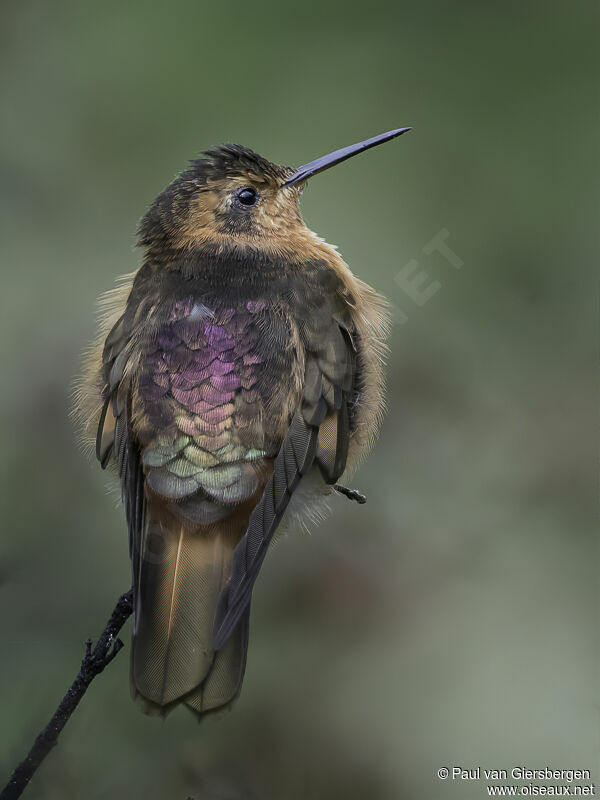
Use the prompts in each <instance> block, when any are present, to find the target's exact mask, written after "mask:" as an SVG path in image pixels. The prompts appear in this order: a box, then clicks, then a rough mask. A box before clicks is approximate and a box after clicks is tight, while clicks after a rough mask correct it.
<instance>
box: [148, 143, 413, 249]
mask: <svg viewBox="0 0 600 800" xmlns="http://www.w3.org/2000/svg"><path fill="white" fill-rule="evenodd" d="M408 130H410V128H399V129H396V130H393V131H388V132H387V133H384V134H381V135H380V136H375V137H373V138H372V139H367V140H366V141H364V142H359V143H358V144H355V145H351V146H350V147H345V148H342V149H341V150H336V151H334V152H333V153H329V154H328V155H326V156H322V157H321V158H318V159H316V160H315V161H311V162H309V163H308V164H304V165H303V166H301V167H299V168H297V169H294V168H292V167H282V166H278V165H277V164H273V163H272V162H271V161H268V160H267V159H265V158H263V157H262V156H259V155H258V154H257V153H255V152H254V151H252V150H250V149H249V148H247V147H243V146H241V145H235V144H227V145H223V146H221V147H217V148H215V149H213V150H209V151H207V152H206V153H204V157H203V158H201V159H197V160H195V161H192V162H191V164H190V166H189V168H188V169H187V170H185V171H184V172H182V173H181V174H180V175H179V176H178V177H177V178H176V179H175V180H174V181H173V182H172V183H171V184H170V185H169V186H167V188H166V189H165V190H164V191H163V192H162V193H161V194H160V195H159V196H158V197H157V198H156V200H155V201H154V203H153V204H152V205H151V207H150V209H149V210H148V212H147V213H146V215H145V216H144V217H143V219H142V221H141V223H140V226H139V230H138V237H139V239H138V242H139V244H140V246H142V247H145V248H147V249H148V250H149V251H150V252H152V251H154V253H159V252H162V253H165V252H174V251H175V252H181V251H186V250H196V249H202V248H203V247H207V246H208V247H210V248H211V249H212V250H213V251H214V250H215V249H216V250H217V251H218V250H219V248H220V247H222V248H223V249H225V248H227V249H228V250H230V249H231V248H235V249H236V250H237V251H239V252H243V251H244V250H245V249H248V248H250V249H252V250H257V249H258V250H261V251H263V252H265V253H272V254H276V255H278V256H293V255H294V254H298V255H300V254H301V253H302V251H305V250H306V249H307V248H308V249H310V247H311V243H315V242H318V241H319V240H318V238H317V237H316V236H315V234H313V233H312V231H310V230H309V229H308V228H307V227H306V225H305V224H304V221H303V219H302V215H301V213H300V205H299V202H300V195H301V192H302V189H303V188H304V186H305V184H306V181H307V180H308V179H309V178H310V177H312V176H313V175H316V174H317V173H319V172H322V171H324V170H326V169H328V168H329V167H332V166H334V164H339V163H340V162H341V161H345V160H346V159H348V158H351V157H352V156H353V155H356V154H357V153H360V152H363V151H364V150H367V149H369V148H371V147H375V145H378V144H381V143H383V142H386V141H389V140H390V139H393V138H395V137H396V136H400V134H402V133H405V132H406V131H408Z"/></svg>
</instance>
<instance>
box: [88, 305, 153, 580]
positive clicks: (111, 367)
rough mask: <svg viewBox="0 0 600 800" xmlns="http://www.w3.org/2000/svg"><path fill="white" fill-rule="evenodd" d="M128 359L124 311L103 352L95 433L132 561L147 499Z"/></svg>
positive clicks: (129, 354) (138, 541) (126, 319)
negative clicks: (115, 490)
mask: <svg viewBox="0 0 600 800" xmlns="http://www.w3.org/2000/svg"><path fill="white" fill-rule="evenodd" d="M131 358H132V353H131V325H130V324H129V322H128V316H127V314H123V316H122V317H121V318H120V319H119V320H118V321H117V322H116V324H115V325H114V327H113V328H112V330H111V331H110V333H109V334H108V336H107V338H106V342H105V345H104V351H103V354H102V376H103V378H104V386H103V389H102V398H103V406H102V413H101V415H100V421H99V424H98V432H97V436H96V456H97V458H98V460H99V461H100V464H101V466H102V469H105V468H106V466H107V464H108V463H109V462H110V460H111V458H112V459H113V460H114V463H115V464H116V467H117V471H118V473H119V478H120V482H121V494H122V499H123V505H124V507H125V516H126V519H127V527H128V530H129V551H130V555H131V558H132V560H133V561H134V562H135V558H136V554H139V552H140V547H139V543H140V540H141V538H142V533H143V530H144V524H145V517H146V499H145V494H144V473H143V469H142V462H141V454H140V450H139V447H138V444H137V442H136V441H135V438H134V436H133V434H132V430H131V416H132V410H131V394H132V392H131V378H130V370H129V369H128V362H129V361H130V359H131ZM134 574H135V563H134Z"/></svg>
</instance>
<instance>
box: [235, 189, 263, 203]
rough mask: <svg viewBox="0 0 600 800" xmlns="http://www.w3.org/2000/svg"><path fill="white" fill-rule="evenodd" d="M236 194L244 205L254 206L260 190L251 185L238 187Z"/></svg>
mask: <svg viewBox="0 0 600 800" xmlns="http://www.w3.org/2000/svg"><path fill="white" fill-rule="evenodd" d="M235 196H236V198H237V199H238V200H239V201H240V203H241V204H242V205H243V206H253V205H254V204H255V203H256V201H257V200H258V192H257V191H255V190H254V189H251V188H250V187H249V186H245V187H244V188H243V189H238V190H237V192H236V193H235Z"/></svg>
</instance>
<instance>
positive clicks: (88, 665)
mask: <svg viewBox="0 0 600 800" xmlns="http://www.w3.org/2000/svg"><path fill="white" fill-rule="evenodd" d="M132 611H133V593H132V591H131V589H130V590H129V591H128V592H126V593H125V594H124V595H122V596H121V597H120V598H119V600H118V601H117V604H116V606H115V608H114V610H113V612H112V614H111V615H110V619H109V620H108V622H107V623H106V627H105V628H104V630H103V631H102V633H101V634H100V637H99V639H98V641H97V642H96V646H95V647H94V648H92V644H93V642H92V640H91V639H88V640H87V642H86V643H85V655H84V657H83V661H82V662H81V669H80V670H79V673H78V674H77V677H76V678H75V680H74V681H73V683H72V684H71V686H70V687H69V689H68V690H67V693H66V694H65V696H64V697H63V699H62V700H61V702H60V705H59V706H58V708H57V709H56V711H55V712H54V714H53V716H52V719H51V720H50V722H49V723H48V724H47V725H46V727H45V728H44V730H43V731H41V733H39V734H38V736H37V737H36V740H35V742H34V743H33V746H32V748H31V750H30V751H29V753H28V754H27V756H26V758H25V759H24V760H23V761H21V763H20V764H19V766H18V767H17V768H16V769H15V771H14V772H13V774H12V775H11V777H10V780H9V781H8V783H7V784H6V786H5V787H4V789H3V790H2V792H0V800H17V798H18V797H21V795H22V793H23V792H24V790H25V789H26V787H27V784H28V783H29V781H30V780H31V778H32V776H33V775H34V773H35V772H36V770H37V769H38V767H39V766H40V764H41V763H42V761H43V760H44V759H45V758H46V756H47V755H48V753H49V752H50V750H52V748H53V747H54V745H55V744H56V743H57V741H58V737H59V735H60V733H61V731H62V729H63V728H64V727H65V725H66V724H67V722H68V721H69V719H70V718H71V714H72V713H73V712H74V711H75V709H76V708H77V706H78V705H79V702H80V700H81V699H82V697H83V695H84V694H85V693H86V691H87V690H88V687H89V685H90V683H91V682H92V681H93V680H94V678H95V677H96V675H99V674H100V673H101V672H102V670H103V669H104V668H105V667H106V666H107V665H108V664H110V662H111V661H112V660H113V658H114V657H115V656H116V655H117V653H118V652H119V650H121V648H122V647H123V642H122V641H121V640H120V639H119V638H118V636H117V635H118V633H119V631H120V630H121V628H122V627H123V625H124V624H125V623H126V622H127V620H128V619H129V617H130V616H131V614H132Z"/></svg>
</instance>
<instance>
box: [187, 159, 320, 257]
mask: <svg viewBox="0 0 600 800" xmlns="http://www.w3.org/2000/svg"><path fill="white" fill-rule="evenodd" d="M283 183H284V181H283V179H279V178H275V177H272V176H269V177H268V178H265V177H264V176H260V175H257V174H255V173H252V172H247V173H244V174H240V175H235V176H230V177H225V178H218V179H214V180H210V179H209V180H208V181H206V183H205V184H204V185H203V186H199V187H198V189H197V191H196V192H195V193H194V194H193V196H192V198H191V200H190V203H189V206H188V209H187V215H186V216H187V219H186V220H185V224H184V225H183V226H182V228H181V230H180V237H181V239H180V242H179V244H180V245H183V246H191V247H194V246H198V245H201V244H203V243H206V242H209V241H210V242H218V241H219V240H227V241H228V242H229V243H232V240H233V241H236V242H238V243H239V244H241V245H243V244H249V245H258V246H261V247H264V246H265V245H267V246H268V247H269V248H274V249H278V248H284V249H287V247H288V246H289V243H290V239H291V238H295V237H296V236H298V235H300V234H301V233H304V234H306V233H308V230H307V229H306V226H305V225H304V222H303V220H302V216H301V214H300V207H299V200H300V193H301V188H300V187H299V186H283Z"/></svg>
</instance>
